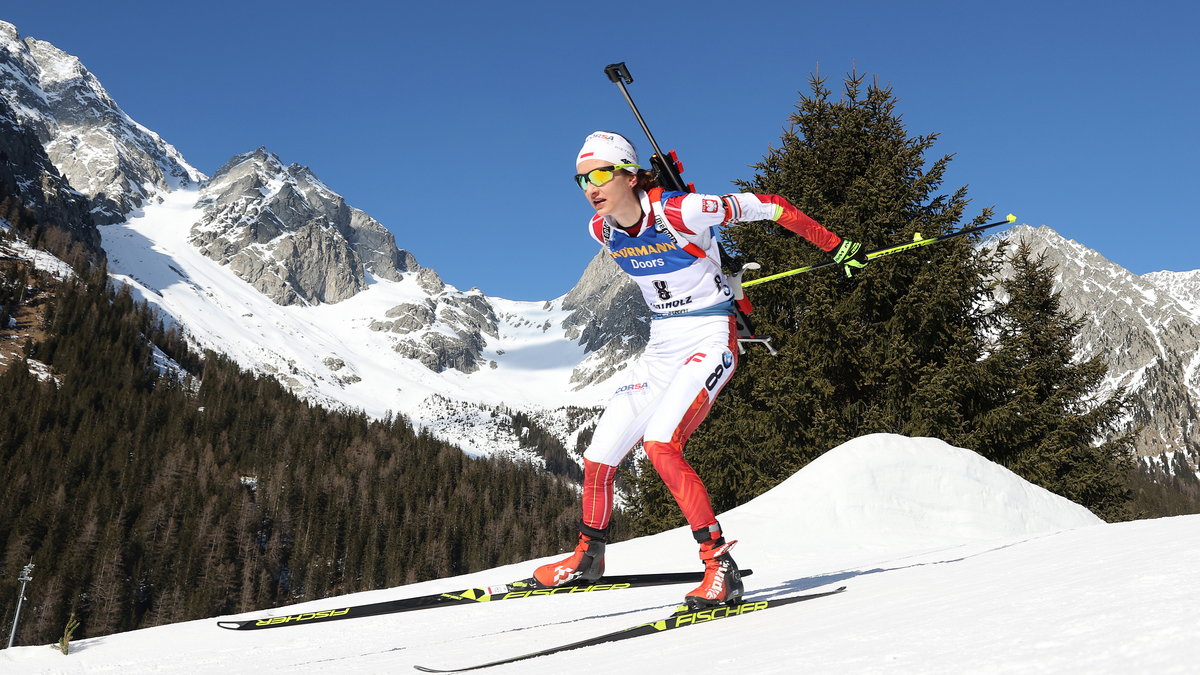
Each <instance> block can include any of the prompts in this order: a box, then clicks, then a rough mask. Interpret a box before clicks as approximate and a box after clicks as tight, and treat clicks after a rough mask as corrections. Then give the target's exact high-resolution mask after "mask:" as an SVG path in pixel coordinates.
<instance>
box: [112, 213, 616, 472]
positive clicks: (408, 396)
mask: <svg viewBox="0 0 1200 675" xmlns="http://www.w3.org/2000/svg"><path fill="white" fill-rule="evenodd" d="M160 196H161V198H162V202H161V203H155V204H147V205H146V206H145V207H144V208H142V209H140V210H139V211H137V212H136V213H134V214H133V215H132V216H131V217H130V219H129V220H128V221H127V222H125V223H121V224H118V225H111V226H105V227H101V228H99V229H100V233H101V236H102V237H103V246H104V249H105V251H106V252H107V254H108V264H109V271H110V272H111V274H112V276H113V278H114V279H117V280H118V281H121V282H124V283H126V284H128V285H130V286H131V287H132V289H133V290H134V291H135V293H136V295H137V296H138V298H139V299H143V300H146V301H148V302H150V303H152V304H154V305H156V306H158V307H159V308H161V309H162V310H164V312H165V313H166V314H167V315H168V316H171V317H175V319H176V320H177V321H179V322H180V323H181V324H182V325H184V326H186V328H187V330H188V333H189V335H190V338H191V339H192V340H193V341H194V342H195V343H196V344H197V345H198V346H199V347H201V348H208V349H213V350H215V351H218V352H222V353H224V354H227V355H228V356H230V357H231V358H233V359H235V360H236V361H237V362H238V363H240V364H242V365H243V366H244V367H251V366H252V365H256V366H257V368H256V369H258V370H260V371H261V372H266V373H270V374H273V375H275V376H277V377H278V378H279V379H280V380H281V381H283V383H284V384H285V386H288V387H289V388H290V389H292V390H293V391H294V392H296V393H297V394H299V395H301V396H303V397H305V398H307V399H309V400H311V401H313V402H315V403H318V404H322V405H326V406H328V407H331V408H339V407H343V406H346V407H350V408H354V409H357V410H361V411H363V412H365V413H366V414H368V415H370V416H372V417H376V418H382V417H384V416H385V415H387V414H389V413H399V414H403V415H405V416H407V417H409V418H410V419H411V420H412V421H413V423H414V424H416V425H417V426H419V427H422V428H429V429H431V430H432V431H433V432H434V433H435V434H438V435H441V436H442V437H443V438H447V439H452V440H453V441H454V442H455V443H456V444H458V445H460V446H461V447H463V449H464V450H466V451H467V452H469V453H471V454H476V455H479V454H491V453H492V452H494V451H497V450H502V449H503V448H498V447H496V446H494V444H493V443H492V442H490V441H489V440H488V439H487V438H486V437H485V436H486V435H487V434H486V433H485V431H486V430H484V431H481V432H480V434H479V435H475V436H472V435H469V434H468V435H466V436H464V433H463V431H462V430H463V427H462V425H461V424H459V425H457V426H456V428H454V429H448V430H446V429H445V420H444V419H441V418H439V415H440V414H441V413H442V411H443V409H444V406H440V405H437V404H436V402H435V401H433V397H435V396H437V397H441V398H443V399H449V400H452V401H455V402H462V403H463V404H464V405H466V406H467V407H471V406H475V407H478V406H481V405H486V406H498V405H511V404H514V403H517V404H519V407H520V408H521V409H522V410H525V411H531V410H538V409H543V410H546V411H552V410H555V409H557V408H559V407H561V406H565V405H577V406H585V407H586V406H595V405H598V404H599V403H600V402H602V401H603V400H604V398H606V394H607V391H603V392H602V391H600V390H599V389H597V388H595V387H593V388H590V389H585V390H581V391H573V390H572V387H573V385H572V384H571V382H570V376H571V371H572V370H573V369H574V367H575V366H576V365H578V364H579V363H580V362H581V361H583V359H584V357H585V356H586V355H585V354H584V351H583V348H582V347H581V346H579V345H578V344H576V343H574V342H571V341H568V340H565V339H564V338H563V330H562V329H561V328H557V327H558V326H560V325H561V324H562V322H563V320H564V319H565V318H566V316H567V313H566V312H564V311H563V310H562V309H561V307H559V306H558V304H557V303H551V304H550V306H549V307H547V306H546V303H541V302H517V301H511V300H504V299H500V298H488V301H489V302H490V303H491V304H492V306H493V307H495V309H496V312H497V315H498V316H500V317H501V319H502V321H501V325H500V331H499V336H498V337H496V338H491V337H489V338H488V343H487V347H486V349H485V351H484V353H483V359H484V364H483V366H482V367H481V368H480V369H479V370H478V371H476V372H474V373H470V374H465V373H462V372H459V371H455V370H447V371H445V372H442V373H434V372H433V371H430V370H429V369H427V368H426V367H425V366H423V365H421V364H420V363H418V362H416V361H414V360H411V359H407V358H403V357H402V356H400V355H399V354H397V353H396V352H395V351H394V349H393V346H394V337H395V336H394V335H391V334H389V333H387V332H383V331H376V330H371V324H372V323H373V322H375V321H376V320H378V321H386V320H387V318H386V312H387V311H388V310H389V309H391V308H393V307H395V306H396V305H399V304H403V303H421V302H424V301H425V300H426V299H427V298H428V297H429V295H428V294H427V293H426V292H425V291H423V290H422V289H421V287H420V285H419V284H418V283H417V275H416V274H410V275H405V277H404V279H403V280H401V281H389V280H386V279H380V278H376V277H369V278H368V282H369V285H368V288H367V289H366V290H365V291H362V292H360V293H358V294H356V295H354V296H353V297H351V298H349V299H347V300H343V301H342V302H338V303H334V304H320V305H314V306H291V307H284V306H280V305H277V304H275V303H273V302H271V301H270V300H269V299H268V298H267V297H266V296H264V295H263V294H262V293H260V292H259V291H258V290H256V289H255V288H254V287H253V286H251V285H250V284H248V283H247V282H245V281H244V280H242V279H240V278H238V277H237V275H235V274H234V273H233V272H232V271H231V270H230V269H229V268H228V267H224V266H222V265H220V264H218V263H217V262H215V261H213V260H210V259H209V258H207V257H205V256H204V255H202V254H201V253H200V252H199V251H198V250H197V249H196V248H195V247H194V246H193V245H192V244H191V243H189V241H188V238H189V236H190V232H191V228H192V225H193V224H195V223H196V222H198V221H200V219H201V217H202V215H203V208H202V206H201V205H198V204H197V199H198V196H199V193H198V191H197V190H195V189H190V190H189V189H182V190H176V191H174V192H166V193H160ZM551 326H553V327H556V328H554V329H553V330H551V329H550V327H551ZM491 362H495V364H496V365H495V367H491ZM330 363H341V364H344V365H342V366H339V367H337V368H336V369H335V368H333V367H332V366H330V365H329V364H330ZM486 414H487V413H486V412H483V413H480V415H481V416H482V415H486ZM483 426H487V425H483ZM510 444H511V443H510Z"/></svg>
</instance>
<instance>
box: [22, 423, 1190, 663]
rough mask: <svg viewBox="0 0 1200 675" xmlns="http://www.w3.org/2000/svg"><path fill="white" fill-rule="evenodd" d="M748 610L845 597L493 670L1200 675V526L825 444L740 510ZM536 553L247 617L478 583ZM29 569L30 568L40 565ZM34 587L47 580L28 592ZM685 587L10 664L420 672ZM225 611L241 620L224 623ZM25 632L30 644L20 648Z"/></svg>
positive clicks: (620, 621)
mask: <svg viewBox="0 0 1200 675" xmlns="http://www.w3.org/2000/svg"><path fill="white" fill-rule="evenodd" d="M720 517H721V522H722V525H724V527H725V529H726V530H727V531H729V532H730V533H731V534H733V536H735V537H737V538H738V539H739V540H740V543H739V544H738V546H737V548H736V549H735V550H734V555H735V557H736V558H737V560H738V562H739V564H740V565H741V566H742V567H745V568H752V569H754V575H753V576H751V577H747V579H746V597H747V599H749V600H756V599H761V598H778V597H785V596H789V595H794V594H798V593H804V592H810V591H818V590H828V589H832V588H835V587H837V586H842V585H844V586H846V587H847V589H848V590H847V591H846V592H845V593H842V594H840V595H837V596H833V597H829V598H823V599H820V600H814V601H812V602H804V603H798V604H795V605H789V606H785V607H780V608H778V609H772V610H770V611H765V612H761V613H755V614H747V615H744V616H740V617H735V618H729V619H725V620H722V621H717V622H711V623H706V624H698V625H694V626H689V627H685V628H681V629H678V630H673V631H670V632H668V633H662V634H658V635H649V636H645V637H639V638H634V639H631V640H628V641H625V642H620V643H615V644H608V645H600V646H596V647H588V648H586V649H585V650H583V651H571V652H566V653H562V654H558V655H556V656H548V657H542V658H537V659H532V660H529V661H524V662H521V663H519V664H516V665H512V666H506V667H501V668H496V669H495V672H497V673H510V672H511V673H530V674H532V675H539V674H542V673H547V674H549V673H553V674H555V675H557V674H558V673H562V672H564V671H570V670H572V669H574V668H578V665H579V664H580V663H581V659H582V660H584V661H585V662H586V663H587V668H588V669H590V670H601V671H611V672H625V673H634V674H637V675H641V674H642V673H646V674H649V673H678V672H691V671H694V670H695V669H696V668H697V667H699V666H698V663H702V664H703V666H704V667H706V668H717V669H719V670H721V671H725V672H738V673H796V672H816V673H879V672H889V673H922V674H926V673H953V674H955V675H958V674H960V673H979V672H988V673H994V672H1019V673H1068V672H1086V673H1102V674H1107V673H1112V674H1122V675H1123V674H1124V673H1131V672H1138V673H1190V672H1193V671H1194V670H1195V664H1196V663H1197V662H1200V642H1198V641H1197V640H1196V639H1195V631H1194V627H1195V624H1196V619H1195V608H1196V606H1197V604H1198V603H1200V585H1197V584H1195V583H1189V582H1188V581H1187V579H1189V578H1191V576H1192V575H1194V573H1195V570H1196V568H1197V566H1200V547H1197V546H1196V545H1195V543H1194V542H1195V541H1196V540H1197V537H1200V516H1182V517H1176V518H1165V519H1161V520H1144V521H1135V522H1128V523H1118V524H1104V523H1102V522H1101V521H1100V520H1099V519H1097V518H1096V517H1095V516H1093V515H1092V514H1091V513H1089V512H1088V511H1087V510H1086V509H1084V508H1083V507H1081V506H1079V505H1077V504H1073V503H1071V502H1069V501H1067V500H1065V499H1063V498H1061V497H1058V496H1056V495H1053V494H1051V493H1049V492H1047V491H1045V490H1043V489H1041V488H1039V487H1036V486H1034V485H1032V484H1030V483H1027V482H1025V481H1024V480H1022V479H1021V478H1019V477H1017V476H1016V475H1015V474H1013V473H1011V472H1009V471H1008V470H1007V469H1004V468H1002V467H1000V466H998V465H996V464H993V463H991V462H988V461H986V460H984V459H982V458H981V457H979V456H978V455H976V454H975V453H973V452H971V451H969V450H963V449H959V448H954V447H951V446H949V445H947V444H945V443H943V442H941V441H938V440H936V439H927V438H925V439H912V438H905V437H901V436H894V435H884V434H880V435H874V436H866V437H862V438H858V439H854V440H852V441H850V442H848V443H846V444H844V445H842V446H840V447H837V448H834V449H832V450H830V451H829V452H827V453H826V454H825V455H823V456H822V457H820V458H819V459H817V460H816V461H814V462H812V463H811V464H809V465H808V466H806V467H805V468H804V469H802V470H801V471H800V472H798V473H797V474H795V475H794V476H792V477H791V478H789V479H788V480H786V481H784V482H783V483H782V484H780V485H779V486H777V487H775V488H774V489H773V490H771V491H769V492H767V493H765V494H763V495H761V496H760V497H758V498H757V499H755V500H753V501H751V502H749V503H747V504H744V505H743V506H741V507H738V508H736V509H734V510H732V511H730V512H728V513H724V514H721V516H720ZM540 562H543V561H541V560H532V561H527V562H522V563H518V564H514V565H508V566H505V567H500V568H497V569H492V570H487V571H483V572H478V573H474V574H470V575H465V576H461V577H456V578H449V579H439V580H435V581H428V582H424V583H420V584H413V585H411V586H404V587H400V588H393V589H386V590H378V591H371V592H367V593H359V594H355V595H349V596H344V597H341V598H337V599H328V600H320V601H313V602H309V603H306V604H303V605H296V606H293V607H281V608H277V609H274V610H270V611H263V612H257V613H254V614H252V615H247V616H244V617H238V618H252V617H261V616H277V615H285V614H291V613H296V612H301V611H318V610H324V609H331V608H337V607H344V606H345V605H348V604H357V603H367V602H379V601H383V600H390V599H395V598H403V597H411V596H417V595H424V594H427V593H440V592H449V591H452V590H457V589H462V588H472V587H484V586H487V585H491V584H499V583H504V582H507V581H510V580H513V579H519V578H523V577H526V576H528V574H529V573H530V570H531V569H533V566H534V565H536V564H539V563H540ZM607 563H608V566H609V571H610V572H611V573H613V574H625V573H633V572H667V571H679V570H693V569H696V568H697V567H698V563H697V561H696V549H695V542H694V541H693V540H692V537H691V534H690V533H689V532H688V531H687V530H686V529H683V528H681V529H677V530H672V531H668V532H664V533H661V534H657V535H654V536H650V537H644V538H640V539H634V540H631V541H627V542H622V543H618V544H614V545H611V546H610V547H609V549H608V554H607ZM34 576H35V577H36V574H35V575H34ZM35 583H36V582H35ZM686 591H687V587H679V586H662V587H657V588H646V589H637V590H622V591H617V592H611V593H589V594H573V595H562V596H556V597H552V598H530V599H525V600H514V601H509V602H502V603H495V602H487V603H476V604H471V605H465V606H455V607H446V608H438V609H429V610H424V611H419V612H412V613H406V614H393V615H386V616H377V617H368V618H362V619H351V620H347V621H338V622H331V623H322V624H313V625H306V626H289V627H286V628H277V629H272V630H265V631H248V632H230V631H226V630H223V629H221V628H218V627H217V625H216V619H217V618H216V617H214V619H209V620H200V621H192V622H188V623H181V624H175V625H170V626H161V627H158V628H151V629H146V630H140V631H133V632H129V633H123V634H119V635H110V636H105V637H97V638H92V639H87V640H80V641H77V642H75V643H73V644H72V649H71V653H70V654H69V655H67V656H64V655H62V654H61V653H59V652H57V651H55V650H53V649H49V648H47V647H46V646H44V645H38V646H21V647H15V648H13V649H9V650H5V651H3V652H0V669H2V670H4V671H5V672H12V673H51V672H53V673H82V672H110V671H111V672H148V671H154V672H159V673H188V674H189V675H191V674H196V673H229V672H296V673H309V672H313V673H315V672H323V673H327V672H338V673H377V672H411V670H410V669H411V667H412V666H413V665H417V664H420V665H426V666H433V667H462V666H469V665H472V664H476V663H480V662H483V661H487V660H490V659H493V658H501V657H507V656H516V655H520V654H525V653H528V652H530V651H532V650H534V649H538V648H541V647H543V646H553V645H560V644H567V643H570V642H575V641H577V640H582V639H584V638H588V637H592V636H595V635H599V634H602V633H607V632H611V631H615V630H618V629H621V628H625V627H628V626H634V625H638V624H641V623H645V622H648V621H653V620H656V619H660V618H664V617H666V616H667V615H669V614H670V613H671V611H672V610H673V608H674V607H675V606H676V604H677V603H678V602H679V600H680V598H681V597H682V595H683V593H684V592H686ZM222 618H230V617H222ZM18 644H20V641H19V640H18Z"/></svg>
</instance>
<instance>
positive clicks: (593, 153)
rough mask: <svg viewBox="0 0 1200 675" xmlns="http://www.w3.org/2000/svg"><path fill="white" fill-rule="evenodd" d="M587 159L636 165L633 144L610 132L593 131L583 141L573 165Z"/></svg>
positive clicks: (636, 159) (635, 151) (636, 157)
mask: <svg viewBox="0 0 1200 675" xmlns="http://www.w3.org/2000/svg"><path fill="white" fill-rule="evenodd" d="M589 159H599V160H602V161H605V162H611V163H612V164H637V163H638V156H637V149H636V148H634V147H633V143H630V142H629V141H627V140H625V137H624V136H622V135H620V134H614V133H612V132H611V131H594V132H592V133H591V134H590V135H589V136H588V137H587V138H586V139H584V141H583V147H582V148H580V149H579V154H578V156H577V157H575V164H577V165H578V164H579V163H580V162H584V161H587V160H589ZM638 168H641V167H638Z"/></svg>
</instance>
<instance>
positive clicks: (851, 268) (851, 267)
mask: <svg viewBox="0 0 1200 675" xmlns="http://www.w3.org/2000/svg"><path fill="white" fill-rule="evenodd" d="M833 261H834V262H835V263H839V264H840V265H841V266H842V269H844V270H846V276H848V277H849V276H854V272H855V271H857V270H861V269H862V268H864V267H866V266H867V252H866V251H864V250H863V248H862V244H860V243H858V242H857V241H850V240H849V239H843V240H842V244H841V245H840V246H838V247H837V249H835V250H834V252H833Z"/></svg>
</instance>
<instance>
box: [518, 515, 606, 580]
mask: <svg viewBox="0 0 1200 675" xmlns="http://www.w3.org/2000/svg"><path fill="white" fill-rule="evenodd" d="M585 529H587V530H588V532H580V533H579V543H578V544H576V546H575V551H574V552H573V553H571V555H570V557H568V558H567V559H566V560H560V561H559V562H556V563H550V564H548V565H542V566H541V567H539V568H537V569H536V570H534V572H533V578H534V579H535V580H536V581H537V582H538V583H539V584H541V585H542V586H546V587H552V586H565V585H567V584H572V583H575V582H577V581H584V582H589V583H590V582H593V581H596V580H597V579H599V578H600V577H602V576H604V543H605V541H606V540H607V538H606V536H605V535H607V532H606V531H603V530H596V529H592V528H585Z"/></svg>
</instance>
